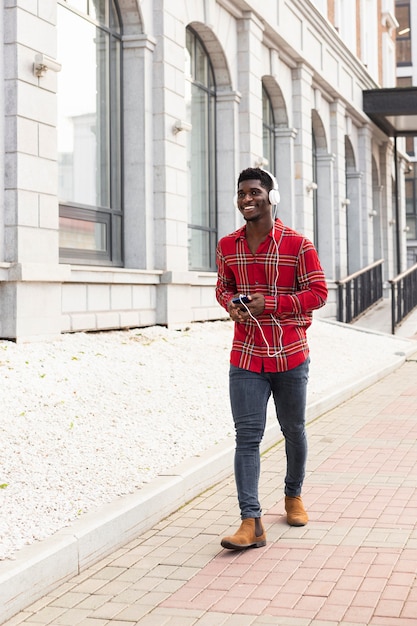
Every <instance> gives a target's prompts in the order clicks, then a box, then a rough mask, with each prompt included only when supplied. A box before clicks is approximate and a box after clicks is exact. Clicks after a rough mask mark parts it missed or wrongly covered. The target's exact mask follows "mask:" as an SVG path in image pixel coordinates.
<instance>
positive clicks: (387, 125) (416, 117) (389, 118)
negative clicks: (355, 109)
mask: <svg viewBox="0 0 417 626" xmlns="http://www.w3.org/2000/svg"><path fill="white" fill-rule="evenodd" d="M363 110H364V112H365V113H366V114H367V115H368V117H370V118H371V120H372V121H373V122H374V123H375V124H376V125H377V126H379V128H381V130H383V131H384V133H385V134H386V135H388V136H389V137H405V136H407V135H409V136H414V135H417V87H394V88H391V89H368V90H366V91H364V92H363Z"/></svg>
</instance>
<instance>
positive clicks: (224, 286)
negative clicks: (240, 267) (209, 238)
mask: <svg viewBox="0 0 417 626" xmlns="http://www.w3.org/2000/svg"><path fill="white" fill-rule="evenodd" d="M216 263H217V284H216V299H217V302H218V303H219V304H220V306H222V307H223V308H224V309H226V311H228V310H229V309H228V304H229V302H230V300H231V299H232V298H233V296H234V295H235V293H236V280H235V276H234V274H233V272H232V271H231V270H230V268H229V267H228V266H227V264H226V262H225V258H224V255H223V251H222V247H221V241H220V242H219V243H218V245H217V251H216Z"/></svg>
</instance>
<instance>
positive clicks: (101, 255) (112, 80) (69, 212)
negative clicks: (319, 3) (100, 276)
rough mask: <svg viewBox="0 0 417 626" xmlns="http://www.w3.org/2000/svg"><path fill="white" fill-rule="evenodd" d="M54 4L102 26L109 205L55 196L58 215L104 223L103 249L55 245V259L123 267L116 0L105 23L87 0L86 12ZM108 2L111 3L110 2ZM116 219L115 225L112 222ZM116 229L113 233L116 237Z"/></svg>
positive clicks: (120, 86) (108, 6)
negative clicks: (105, 43) (113, 20)
mask: <svg viewBox="0 0 417 626" xmlns="http://www.w3.org/2000/svg"><path fill="white" fill-rule="evenodd" d="M58 5H59V6H61V7H62V8H65V9H66V10H69V11H71V12H72V13H74V14H75V15H76V16H77V17H79V18H80V19H84V20H86V21H87V22H88V23H90V24H91V25H92V26H94V27H96V28H98V29H100V30H102V31H103V32H104V33H105V35H106V37H107V38H108V39H107V41H108V56H107V58H106V62H107V63H108V89H107V92H106V98H107V101H106V102H107V112H108V142H109V147H108V153H107V156H108V159H109V165H108V168H107V171H106V176H108V180H107V184H108V185H109V205H110V206H109V207H103V206H100V205H87V204H84V203H78V202H76V201H72V200H71V201H70V200H64V199H62V200H61V199H60V198H59V197H58V202H59V218H61V217H62V218H69V219H71V218H72V219H74V220H82V221H86V222H95V223H98V224H105V226H106V237H105V240H106V250H105V251H100V250H87V249H86V250H83V249H79V248H70V247H62V246H61V245H60V246H59V260H60V262H61V263H72V264H74V265H77V264H78V265H105V266H113V267H123V257H124V250H123V248H124V246H123V206H124V189H123V171H124V166H123V154H124V149H123V82H122V81H123V43H122V42H123V21H122V16H121V12H120V7H119V3H118V1H117V0H106V5H105V20H106V23H104V22H101V21H98V20H96V19H95V18H94V17H92V16H91V14H90V13H89V11H90V7H91V0H88V3H87V1H86V6H87V13H84V12H82V11H80V10H79V9H77V8H76V7H75V6H73V5H72V4H71V2H70V1H67V0H58ZM111 5H112V6H111ZM112 10H114V11H115V12H116V15H117V20H118V28H117V29H115V28H113V27H112V25H111V17H110V16H111V12H112ZM115 40H117V41H118V50H119V52H118V54H119V57H120V58H119V59H118V68H117V72H118V76H116V77H115V76H114V62H113V58H112V55H114V51H113V45H112V44H113V43H114V41H115ZM115 88H117V92H118V93H117V98H118V102H117V106H118V110H116V111H115V107H114V102H113V94H114V89H115ZM115 124H116V125H118V126H119V128H118V137H117V147H116V151H117V153H118V155H119V159H118V161H117V163H116V168H115V163H114V158H113V154H114V136H113V135H114V132H113V131H114V126H115ZM58 167H59V164H58ZM115 169H116V170H117V171H118V183H117V185H116V186H117V187H118V190H117V201H116V202H115V197H114V193H115V185H114V176H115ZM118 222H119V225H118V226H116V224H117V223H118ZM116 233H117V235H118V236H117V237H116Z"/></svg>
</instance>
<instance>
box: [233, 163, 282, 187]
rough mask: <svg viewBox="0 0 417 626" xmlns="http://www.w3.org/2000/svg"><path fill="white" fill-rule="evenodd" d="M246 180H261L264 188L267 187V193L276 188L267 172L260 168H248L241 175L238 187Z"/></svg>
mask: <svg viewBox="0 0 417 626" xmlns="http://www.w3.org/2000/svg"><path fill="white" fill-rule="evenodd" d="M244 180H259V181H260V183H261V185H262V187H265V189H266V190H267V191H271V189H273V188H274V181H273V180H272V178H271V177H270V175H269V174H268V172H265V170H262V169H261V168H260V167H248V168H246V169H245V170H243V171H242V172H240V174H239V178H238V180H237V186H238V187H239V184H240V183H241V182H243V181H244Z"/></svg>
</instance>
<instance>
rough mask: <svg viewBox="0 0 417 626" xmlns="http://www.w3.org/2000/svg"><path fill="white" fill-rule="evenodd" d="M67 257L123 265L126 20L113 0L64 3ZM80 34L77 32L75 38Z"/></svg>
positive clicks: (62, 154)
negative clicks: (123, 38) (123, 55)
mask: <svg viewBox="0 0 417 626" xmlns="http://www.w3.org/2000/svg"><path fill="white" fill-rule="evenodd" d="M57 19H58V58H59V60H60V62H61V63H62V71H61V72H60V74H59V75H58V95H57V100H58V124H57V126H58V171H59V177H58V194H59V203H60V212H59V215H60V222H59V228H60V230H59V237H60V259H61V261H64V262H71V263H75V264H76V263H83V264H103V265H119V266H120V265H121V264H122V185H121V179H122V154H121V101H120V94H121V22H120V18H119V14H118V9H117V6H116V3H115V2H114V1H113V0H60V2H59V4H58V16H57ZM75 34H76V35H75Z"/></svg>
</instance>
